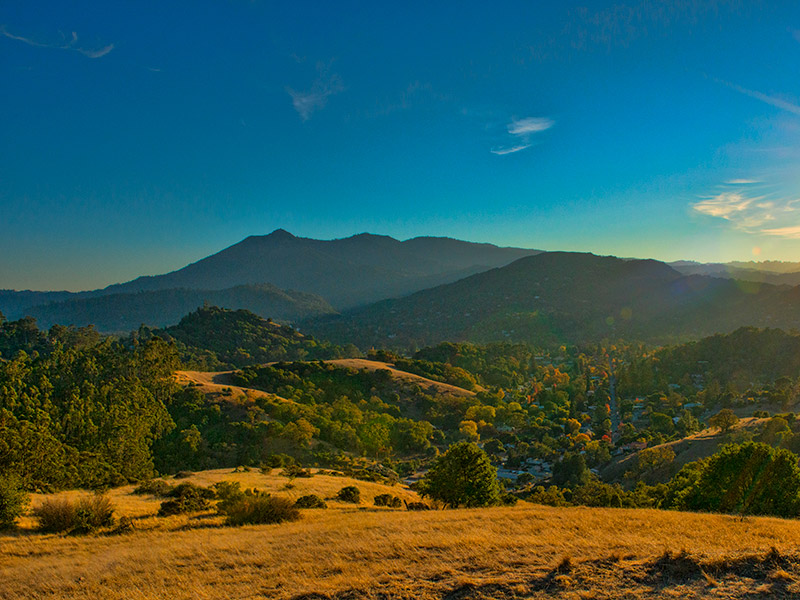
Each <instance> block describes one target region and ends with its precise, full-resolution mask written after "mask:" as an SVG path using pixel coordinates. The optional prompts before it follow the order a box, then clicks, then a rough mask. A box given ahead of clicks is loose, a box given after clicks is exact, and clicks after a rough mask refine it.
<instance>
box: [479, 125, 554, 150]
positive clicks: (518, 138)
mask: <svg viewBox="0 0 800 600" xmlns="http://www.w3.org/2000/svg"><path fill="white" fill-rule="evenodd" d="M553 125H555V121H553V120H552V119H549V118H547V117H525V118H523V119H516V118H514V119H511V122H510V123H508V125H506V131H507V132H508V135H509V136H511V139H510V141H509V143H508V144H507V145H505V146H500V147H495V148H492V149H490V150H489V152H491V153H492V154H497V155H498V156H504V155H506V154H514V153H515V152H520V151H522V150H525V149H526V148H530V147H531V146H533V142H531V138H532V137H533V136H534V135H536V134H537V133H541V132H542V131H547V130H548V129H550V128H551V127H552V126H553Z"/></svg>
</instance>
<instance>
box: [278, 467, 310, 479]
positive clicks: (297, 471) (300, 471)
mask: <svg viewBox="0 0 800 600" xmlns="http://www.w3.org/2000/svg"><path fill="white" fill-rule="evenodd" d="M281 475H283V476H284V477H313V476H314V474H313V473H312V472H311V471H309V470H308V469H304V468H303V467H300V466H298V465H286V466H285V467H284V468H283V471H282V472H281Z"/></svg>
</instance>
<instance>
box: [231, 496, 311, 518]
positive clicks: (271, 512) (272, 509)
mask: <svg viewBox="0 0 800 600" xmlns="http://www.w3.org/2000/svg"><path fill="white" fill-rule="evenodd" d="M227 515H228V519H227V523H228V524H229V525H261V524H267V523H282V522H284V521H297V520H298V519H299V518H300V510H299V509H298V508H297V507H296V506H295V505H294V503H292V501H291V500H288V499H287V498H279V497H277V496H270V495H269V494H257V495H248V496H245V497H244V498H242V499H241V500H239V501H238V502H236V503H234V504H232V505H231V506H230V507H228V509H227Z"/></svg>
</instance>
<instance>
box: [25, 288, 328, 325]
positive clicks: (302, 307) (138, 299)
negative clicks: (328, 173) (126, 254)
mask: <svg viewBox="0 0 800 600" xmlns="http://www.w3.org/2000/svg"><path fill="white" fill-rule="evenodd" d="M205 303H210V304H215V305H218V306H222V307H227V308H241V309H247V310H250V311H252V312H254V313H256V314H258V315H262V316H264V317H271V318H273V319H275V320H277V321H284V322H289V321H296V320H298V319H302V318H307V317H311V316H319V315H325V314H332V313H334V312H335V311H334V310H333V308H332V307H331V305H330V304H328V303H327V302H326V301H325V300H323V299H322V298H320V297H319V296H315V295H313V294H308V293H304V292H295V291H292V290H281V289H279V288H277V287H275V286H274V285H269V284H259V285H240V286H236V287H233V288H230V289H222V290H208V289H206V290H196V289H185V288H181V289H169V290H159V291H152V292H138V293H125V294H123V293H120V294H110V295H104V296H99V297H94V298H73V299H68V300H62V301H60V302H51V303H49V304H43V305H40V306H34V307H30V308H28V309H27V311H26V312H27V314H29V315H30V316H33V317H35V318H36V319H37V321H38V322H39V324H40V325H41V326H42V327H45V328H49V327H50V326H51V325H54V324H56V323H58V324H61V325H76V326H83V325H90V324H92V325H95V327H96V328H97V329H98V330H100V331H107V332H127V331H131V330H133V329H137V328H138V327H139V326H140V325H142V324H145V325H149V326H151V327H166V326H168V325H172V324H174V323H177V322H178V321H180V319H181V317H183V316H184V315H185V314H187V313H188V312H191V311H193V310H195V309H196V308H197V307H199V306H203V304H205Z"/></svg>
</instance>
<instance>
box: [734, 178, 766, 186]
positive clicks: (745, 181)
mask: <svg viewBox="0 0 800 600" xmlns="http://www.w3.org/2000/svg"><path fill="white" fill-rule="evenodd" d="M754 183H761V182H760V181H759V180H758V179H731V180H730V181H726V182H725V184H726V185H751V184H754Z"/></svg>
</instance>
